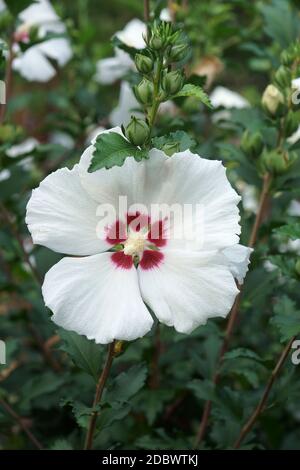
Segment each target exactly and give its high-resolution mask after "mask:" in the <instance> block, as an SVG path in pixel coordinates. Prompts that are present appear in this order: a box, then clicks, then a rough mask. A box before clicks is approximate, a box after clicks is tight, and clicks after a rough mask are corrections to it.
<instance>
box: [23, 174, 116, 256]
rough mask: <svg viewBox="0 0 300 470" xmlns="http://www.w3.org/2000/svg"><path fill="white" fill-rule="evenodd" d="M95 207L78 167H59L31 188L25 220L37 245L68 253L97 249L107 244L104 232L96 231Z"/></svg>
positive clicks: (88, 252)
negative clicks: (83, 183) (69, 168)
mask: <svg viewBox="0 0 300 470" xmlns="http://www.w3.org/2000/svg"><path fill="white" fill-rule="evenodd" d="M96 210H97V204H96V203H95V202H94V201H93V200H92V199H91V198H90V197H89V195H88V194H87V193H86V192H85V190H84V189H83V188H82V186H81V183H80V179H79V176H78V171H77V167H74V169H73V170H68V169H67V168H62V169H61V170H57V171H55V172H54V173H52V174H51V175H49V176H47V178H45V179H44V180H43V181H42V183H41V184H40V186H39V187H38V188H37V189H35V190H33V192H32V196H31V198H30V200H29V202H28V205H27V215H26V223H27V224H28V228H29V231H30V232H31V235H32V238H33V241H34V243H36V244H38V245H44V246H46V247H48V248H50V249H51V250H54V251H57V252H59V253H66V254H71V255H82V256H83V255H89V254H94V253H100V252H101V251H103V250H105V249H107V246H108V244H107V242H106V241H105V235H104V233H97V224H98V222H99V219H97V217H96ZM97 235H98V236H97Z"/></svg>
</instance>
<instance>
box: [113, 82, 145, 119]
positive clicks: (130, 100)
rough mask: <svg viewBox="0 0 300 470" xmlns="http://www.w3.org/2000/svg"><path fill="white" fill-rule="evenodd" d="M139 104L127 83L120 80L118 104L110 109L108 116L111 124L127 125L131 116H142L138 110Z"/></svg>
mask: <svg viewBox="0 0 300 470" xmlns="http://www.w3.org/2000/svg"><path fill="white" fill-rule="evenodd" d="M139 110H140V104H139V103H138V101H137V99H136V97H135V96H134V94H133V91H132V89H131V87H130V85H129V83H127V82H125V81H122V83H121V89H120V98H119V104H118V106H117V107H116V108H115V109H113V110H112V112H111V113H110V116H109V120H110V122H111V124H112V125H113V126H121V125H122V124H123V126H127V124H129V121H130V119H131V116H135V117H142V116H143V115H142V111H141V110H140V111H139Z"/></svg>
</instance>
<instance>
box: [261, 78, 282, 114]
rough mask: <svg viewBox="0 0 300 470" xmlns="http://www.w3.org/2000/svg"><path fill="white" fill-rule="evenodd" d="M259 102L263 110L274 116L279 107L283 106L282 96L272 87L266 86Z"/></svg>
mask: <svg viewBox="0 0 300 470" xmlns="http://www.w3.org/2000/svg"><path fill="white" fill-rule="evenodd" d="M261 102H262V105H263V107H264V108H265V110H266V111H267V112H269V113H270V114H271V115H272V116H274V115H275V114H276V113H277V111H278V110H279V106H280V105H281V104H284V96H283V94H282V93H281V92H280V91H279V90H278V88H276V87H275V86H274V85H268V86H267V88H266V89H265V91H264V93H263V96H262V100H261Z"/></svg>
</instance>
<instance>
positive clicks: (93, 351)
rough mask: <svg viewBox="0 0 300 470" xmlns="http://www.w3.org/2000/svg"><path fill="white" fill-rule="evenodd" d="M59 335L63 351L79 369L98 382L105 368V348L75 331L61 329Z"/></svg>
mask: <svg viewBox="0 0 300 470" xmlns="http://www.w3.org/2000/svg"><path fill="white" fill-rule="evenodd" d="M59 335H60V337H61V339H62V340H63V345H62V346H61V349H63V351H65V352H66V353H67V354H69V355H70V357H71V359H72V361H73V362H74V364H75V365H76V366H77V367H79V368H80V369H83V370H84V371H85V372H86V373H87V374H89V375H91V376H92V377H94V379H95V380H98V378H99V374H100V373H101V370H102V366H103V353H104V348H103V346H101V345H99V344H96V343H95V341H92V340H89V339H87V338H86V337H85V336H81V335H78V334H77V333H74V332H73V331H66V330H63V329H60V330H59Z"/></svg>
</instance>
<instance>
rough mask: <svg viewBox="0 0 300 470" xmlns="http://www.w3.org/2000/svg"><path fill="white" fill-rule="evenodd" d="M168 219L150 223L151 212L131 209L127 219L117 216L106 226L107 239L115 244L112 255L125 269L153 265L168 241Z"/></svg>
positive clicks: (162, 256) (111, 243)
mask: <svg viewBox="0 0 300 470" xmlns="http://www.w3.org/2000/svg"><path fill="white" fill-rule="evenodd" d="M165 222H166V221H165V220H158V221H156V222H153V223H151V219H150V217H149V216H148V215H144V214H140V213H139V212H135V213H133V214H132V213H128V214H127V217H126V221H121V220H116V222H115V223H114V224H112V225H111V226H110V227H108V228H107V236H106V241H107V242H108V243H109V244H110V245H112V246H113V247H114V248H115V250H116V251H115V252H114V253H112V255H111V259H112V261H113V263H114V264H115V265H116V266H117V267H119V268H122V269H131V268H132V267H133V265H134V264H138V265H139V266H140V267H141V269H145V270H146V269H153V268H155V267H157V266H159V265H160V264H161V262H162V261H163V258H164V255H163V253H162V252H161V251H160V248H161V247H163V246H165V245H166V243H167V233H166V224H165Z"/></svg>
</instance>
